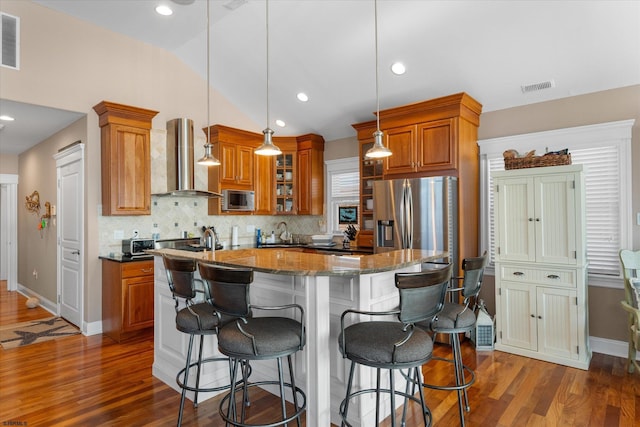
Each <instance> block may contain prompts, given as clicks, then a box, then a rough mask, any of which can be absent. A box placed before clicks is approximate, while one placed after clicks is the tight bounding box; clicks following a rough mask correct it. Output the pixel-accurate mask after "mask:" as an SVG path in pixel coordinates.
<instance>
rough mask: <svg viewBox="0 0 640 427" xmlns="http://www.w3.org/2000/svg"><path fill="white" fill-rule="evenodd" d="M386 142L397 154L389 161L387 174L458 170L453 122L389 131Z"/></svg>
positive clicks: (440, 122)
mask: <svg viewBox="0 0 640 427" xmlns="http://www.w3.org/2000/svg"><path fill="white" fill-rule="evenodd" d="M385 139H386V146H387V147H389V149H390V150H391V152H392V153H393V156H391V157H389V158H388V159H386V161H385V168H384V174H385V175H397V174H412V173H420V172H427V173H428V172H432V171H438V170H455V169H457V166H458V165H457V156H456V153H457V147H458V144H456V143H455V128H454V120H453V119H447V120H436V121H433V122H429V123H426V124H420V125H411V126H401V127H398V128H392V129H388V130H386V131H385Z"/></svg>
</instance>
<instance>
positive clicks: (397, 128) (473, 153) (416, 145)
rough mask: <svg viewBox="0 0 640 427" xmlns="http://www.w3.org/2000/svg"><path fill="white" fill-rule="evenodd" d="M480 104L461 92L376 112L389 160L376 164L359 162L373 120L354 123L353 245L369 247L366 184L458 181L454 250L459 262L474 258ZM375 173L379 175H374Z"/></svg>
mask: <svg viewBox="0 0 640 427" xmlns="http://www.w3.org/2000/svg"><path fill="white" fill-rule="evenodd" d="M481 111H482V105H481V104H480V103H478V102H477V101H476V100H475V99H473V98H472V97H470V96H469V95H467V94H466V93H458V94H454V95H450V96H445V97H442V98H437V99H433V100H429V101H423V102H418V103H415V104H410V105H405V106H401V107H396V108H391V109H388V110H383V111H380V129H381V130H382V131H383V132H384V134H385V143H386V144H387V146H388V147H389V148H390V149H391V151H392V153H393V154H392V155H391V156H390V157H387V158H385V159H384V160H382V165H381V166H382V169H381V171H380V170H376V169H375V166H373V165H376V164H378V165H379V163H376V161H373V160H367V159H365V158H364V153H365V152H366V150H367V149H368V148H369V147H370V146H371V144H372V142H373V141H372V135H373V132H374V131H375V130H376V121H375V120H372V121H369V122H365V123H358V124H354V125H353V127H354V128H355V129H356V131H357V133H358V140H359V141H360V158H361V161H360V189H361V191H360V194H361V196H360V211H361V216H360V221H361V222H360V229H361V231H360V233H359V235H358V246H371V245H373V224H372V223H370V225H371V227H370V229H369V227H367V223H366V221H367V220H369V219H370V220H371V221H373V212H371V211H370V210H369V209H367V200H368V199H369V198H371V196H370V193H369V192H368V189H367V187H366V185H367V183H368V181H369V180H376V179H381V178H384V179H395V178H417V177H423V176H438V175H444V176H456V177H458V222H459V229H458V249H459V255H460V260H461V259H462V258H465V257H471V256H478V248H479V234H478V230H479V225H478V224H479V220H480V218H479V201H480V197H479V191H480V186H479V169H480V159H479V152H478V143H477V139H478V126H479V124H480V113H481ZM380 172H381V173H380ZM459 265H461V263H460V264H459Z"/></svg>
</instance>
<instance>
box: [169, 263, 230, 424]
mask: <svg viewBox="0 0 640 427" xmlns="http://www.w3.org/2000/svg"><path fill="white" fill-rule="evenodd" d="M163 262H164V266H165V269H166V272H167V280H168V282H169V288H170V289H171V293H172V295H173V299H174V301H175V309H176V329H177V330H178V331H180V332H184V333H185V334H189V347H188V350H187V358H186V362H185V367H184V368H183V369H181V370H180V371H179V372H178V374H177V375H176V383H177V384H178V386H179V387H180V388H181V389H182V395H181V397H180V410H179V413H178V426H180V425H181V424H182V412H183V409H184V401H185V397H186V392H187V390H189V391H192V392H193V393H194V398H193V406H194V408H197V407H198V392H216V391H222V390H227V389H229V388H230V387H231V385H230V384H226V385H224V386H220V387H207V388H202V387H200V373H201V371H202V365H203V364H204V363H208V362H225V363H228V361H229V359H228V358H227V357H211V358H205V359H203V358H202V354H203V341H204V336H206V335H215V334H217V332H218V329H219V328H220V327H221V326H222V325H223V324H224V323H225V322H229V321H231V320H233V318H232V317H229V316H227V317H221V316H219V315H217V314H216V313H215V310H214V308H213V305H212V304H211V295H210V293H209V290H208V288H207V287H206V286H204V284H203V282H202V281H201V280H199V279H197V278H195V277H194V273H195V271H196V268H197V264H196V262H195V260H193V259H187V258H179V257H173V256H170V255H166V254H165V255H164V256H163ZM196 283H200V284H201V286H200V289H198V288H197V287H196ZM196 335H197V336H199V337H200V345H199V351H198V359H197V360H196V361H195V362H191V352H192V349H193V341H194V337H195V336H196ZM194 367H196V368H197V369H196V378H195V385H189V372H190V371H191V369H192V368H194Z"/></svg>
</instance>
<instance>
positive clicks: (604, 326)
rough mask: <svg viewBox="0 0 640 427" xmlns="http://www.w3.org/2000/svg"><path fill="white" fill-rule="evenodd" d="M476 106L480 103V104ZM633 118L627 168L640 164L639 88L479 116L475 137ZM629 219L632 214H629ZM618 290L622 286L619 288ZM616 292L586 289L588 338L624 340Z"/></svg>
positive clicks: (638, 173) (638, 180)
mask: <svg viewBox="0 0 640 427" xmlns="http://www.w3.org/2000/svg"><path fill="white" fill-rule="evenodd" d="M480 101H481V102H482V100H480ZM626 119H635V124H634V126H633V129H632V156H633V164H636V165H637V164H640V85H636V86H630V87H625V88H618V89H612V90H607V91H603V92H597V93H591V94H587V95H581V96H573V97H570V98H564V99H560V100H557V101H549V102H542V103H538V104H532V105H526V106H522V107H517V108H509V109H506V110H501V111H492V112H488V113H483V114H482V116H481V117H480V129H479V130H478V139H480V140H482V139H489V138H497V137H502V136H509V135H518V134H525V133H530V132H539V131H545V130H553V129H562V128H568V127H574V126H583V125H590V124H597V123H605V122H612V121H617V120H626ZM632 179H633V182H632V197H633V203H632V205H633V212H634V213H635V212H640V170H639V169H638V168H634V169H633V178H632ZM633 220H635V215H633ZM631 230H632V231H633V248H630V249H640V227H639V226H638V225H636V224H635V222H634V223H633V224H631ZM620 286H622V283H621V284H620ZM494 289H495V287H494V281H493V277H489V278H487V280H486V281H485V285H484V286H483V290H482V297H483V298H484V299H485V301H486V302H487V305H488V307H489V309H490V312H492V313H495V298H494V296H493V292H494ZM623 299H624V292H623V290H622V289H611V288H602V287H596V286H590V287H589V334H590V335H591V336H595V337H601V338H608V339H612V340H620V341H626V340H627V333H626V331H627V323H626V322H627V320H626V316H625V314H624V312H623V311H622V309H621V308H620V301H621V300H623Z"/></svg>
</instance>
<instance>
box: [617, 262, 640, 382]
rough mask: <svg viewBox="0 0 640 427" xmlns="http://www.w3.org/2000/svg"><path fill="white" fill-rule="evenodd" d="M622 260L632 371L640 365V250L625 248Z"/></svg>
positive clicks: (630, 369) (629, 363)
mask: <svg viewBox="0 0 640 427" xmlns="http://www.w3.org/2000/svg"><path fill="white" fill-rule="evenodd" d="M620 262H621V263H622V271H623V273H624V294H625V300H624V301H621V302H620V304H622V308H623V309H624V310H626V311H627V312H628V313H629V358H628V360H627V369H628V371H629V372H630V373H632V372H633V371H634V370H637V371H638V372H639V373H640V365H639V364H638V361H637V360H636V354H637V352H638V350H639V349H640V251H631V250H628V249H623V250H621V251H620Z"/></svg>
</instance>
